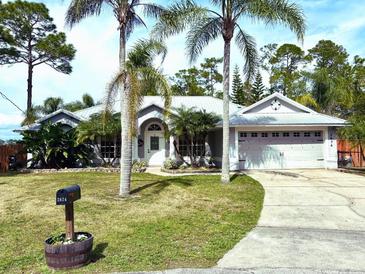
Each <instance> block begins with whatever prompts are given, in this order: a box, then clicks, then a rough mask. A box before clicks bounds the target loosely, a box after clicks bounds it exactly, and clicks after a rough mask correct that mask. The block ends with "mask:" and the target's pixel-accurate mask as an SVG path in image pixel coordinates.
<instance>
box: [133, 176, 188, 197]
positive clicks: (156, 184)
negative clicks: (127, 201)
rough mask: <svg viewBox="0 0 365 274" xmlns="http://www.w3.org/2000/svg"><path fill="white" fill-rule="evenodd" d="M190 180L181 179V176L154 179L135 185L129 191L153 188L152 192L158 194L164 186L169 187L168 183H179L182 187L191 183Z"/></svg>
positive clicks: (137, 191)
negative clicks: (151, 181) (138, 185)
mask: <svg viewBox="0 0 365 274" xmlns="http://www.w3.org/2000/svg"><path fill="white" fill-rule="evenodd" d="M191 182H192V181H191V180H187V179H183V178H173V179H166V180H161V181H156V182H153V183H150V184H146V185H143V186H140V187H137V188H135V189H133V190H132V191H131V194H132V195H133V194H136V193H139V192H141V191H143V190H146V189H148V188H152V187H153V188H154V189H153V190H152V193H153V194H159V193H160V192H162V191H163V190H164V189H165V188H166V187H169V186H170V185H173V184H175V185H180V186H184V187H189V186H191V185H192V183H191Z"/></svg>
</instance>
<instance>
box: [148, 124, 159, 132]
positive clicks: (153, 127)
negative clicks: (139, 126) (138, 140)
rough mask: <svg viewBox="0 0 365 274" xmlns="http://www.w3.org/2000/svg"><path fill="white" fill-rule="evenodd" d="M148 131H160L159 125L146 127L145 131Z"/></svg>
mask: <svg viewBox="0 0 365 274" xmlns="http://www.w3.org/2000/svg"><path fill="white" fill-rule="evenodd" d="M147 130H148V131H160V130H162V129H161V127H160V125H158V124H151V125H150V126H149V127H148V129H147Z"/></svg>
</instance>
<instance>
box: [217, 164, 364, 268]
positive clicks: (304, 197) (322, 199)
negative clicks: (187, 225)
mask: <svg viewBox="0 0 365 274" xmlns="http://www.w3.org/2000/svg"><path fill="white" fill-rule="evenodd" d="M248 175H249V176H251V177H253V178H254V179H256V180H257V181H259V182H260V183H261V184H262V185H263V186H264V188H265V192H266V194H265V201H264V208H263V210H262V213H261V217H260V220H259V223H258V226H257V227H256V228H255V229H254V230H253V231H251V232H250V233H249V234H248V235H247V236H246V237H245V238H244V239H242V240H241V241H240V242H239V243H238V244H237V245H236V246H235V247H234V248H233V249H232V250H231V251H229V252H228V253H227V254H226V255H225V256H224V257H223V258H222V259H221V260H220V261H219V262H218V267H220V268H233V269H249V270H256V271H255V273H256V272H257V270H260V269H261V270H262V269H270V270H271V271H273V273H284V272H286V271H287V270H293V271H295V273H299V272H297V271H298V269H299V270H300V269H301V270H303V272H300V273H310V271H313V272H315V273H318V271H320V272H321V271H324V270H327V271H328V270H330V271H336V273H340V272H339V271H359V272H361V273H365V177H363V176H359V175H353V174H346V173H340V172H337V171H329V170H298V171H292V170H291V171H278V172H275V171H271V172H270V171H250V172H248ZM284 270H285V271H284Z"/></svg>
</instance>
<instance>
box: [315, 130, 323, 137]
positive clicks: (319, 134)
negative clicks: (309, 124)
mask: <svg viewBox="0 0 365 274" xmlns="http://www.w3.org/2000/svg"><path fill="white" fill-rule="evenodd" d="M314 136H315V137H321V136H322V132H320V131H316V132H314Z"/></svg>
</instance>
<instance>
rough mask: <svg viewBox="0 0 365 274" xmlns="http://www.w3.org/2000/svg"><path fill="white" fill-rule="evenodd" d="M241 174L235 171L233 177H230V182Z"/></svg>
mask: <svg viewBox="0 0 365 274" xmlns="http://www.w3.org/2000/svg"><path fill="white" fill-rule="evenodd" d="M239 176H240V175H239V174H238V173H235V174H233V175H232V176H231V178H230V179H229V180H230V182H233V181H234V180H235V179H236V178H237V177H239Z"/></svg>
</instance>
